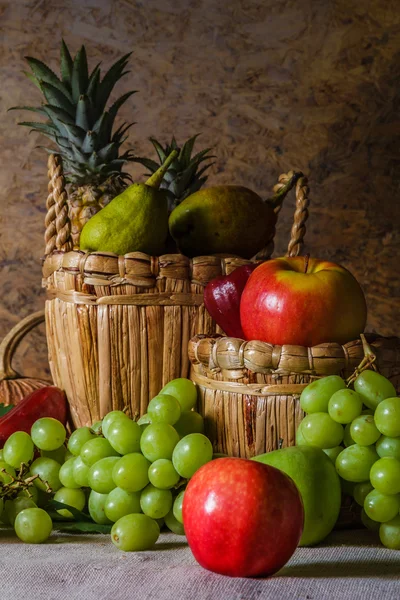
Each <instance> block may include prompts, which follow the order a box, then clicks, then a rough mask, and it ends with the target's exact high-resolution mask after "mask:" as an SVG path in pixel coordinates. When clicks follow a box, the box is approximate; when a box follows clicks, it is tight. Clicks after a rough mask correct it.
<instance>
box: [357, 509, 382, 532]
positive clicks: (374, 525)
mask: <svg viewBox="0 0 400 600" xmlns="http://www.w3.org/2000/svg"><path fill="white" fill-rule="evenodd" d="M361 522H362V524H363V525H364V527H366V528H367V529H369V530H370V531H379V527H380V526H381V524H380V523H378V522H377V521H373V520H372V519H370V518H369V517H368V515H367V514H366V512H365V510H364V509H362V511H361Z"/></svg>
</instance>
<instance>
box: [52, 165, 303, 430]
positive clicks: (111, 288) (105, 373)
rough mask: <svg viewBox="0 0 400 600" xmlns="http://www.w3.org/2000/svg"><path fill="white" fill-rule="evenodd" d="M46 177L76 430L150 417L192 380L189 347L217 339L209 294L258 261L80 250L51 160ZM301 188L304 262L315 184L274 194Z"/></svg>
mask: <svg viewBox="0 0 400 600" xmlns="http://www.w3.org/2000/svg"><path fill="white" fill-rule="evenodd" d="M48 167H49V180H50V182H49V195H48V199H47V211H48V212H47V216H46V235H45V240H46V255H45V257H44V261H43V285H44V287H45V288H46V289H47V294H48V300H47V302H46V309H45V312H46V332H47V342H48V350H49V362H50V368H51V373H52V377H53V380H54V383H55V384H56V385H57V386H59V387H60V388H62V389H64V390H65V392H66V394H67V397H68V400H69V403H70V407H71V415H72V419H73V421H74V424H75V425H76V426H81V425H85V424H89V423H92V422H93V421H95V420H97V419H99V418H101V417H102V416H104V414H106V413H107V412H108V411H110V410H112V409H122V408H123V407H124V406H126V405H128V407H129V408H130V411H131V414H132V415H134V414H143V413H144V412H146V409H147V405H148V402H149V400H150V399H151V398H152V397H153V396H155V395H156V394H157V393H158V392H159V390H160V389H161V388H162V387H163V385H165V384H166V383H167V382H168V381H169V380H171V379H173V378H175V377H187V376H188V375H189V370H190V363H189V359H188V355H187V349H188V342H189V339H190V338H191V337H193V336H194V335H195V334H197V333H199V332H202V333H210V334H211V333H215V331H216V330H217V329H216V325H215V323H214V322H213V321H212V319H211V317H210V316H209V315H208V313H207V311H206V310H205V307H204V304H203V289H204V286H205V285H206V284H207V283H208V282H209V281H210V280H211V279H213V278H214V277H217V276H218V275H221V274H226V273H230V272H231V271H232V270H233V269H235V268H236V267H238V266H240V265H243V264H246V263H249V262H250V261H248V260H244V259H241V258H239V257H227V258H220V257H217V256H199V257H196V258H193V259H189V258H187V257H185V256H183V255H181V254H167V255H163V256H158V257H153V256H148V255H146V254H142V253H139V252H133V253H131V254H126V255H125V256H117V255H115V254H110V253H105V252H96V253H84V252H81V251H79V250H78V249H76V248H74V246H73V243H72V237H71V224H70V220H69V213H68V208H69V207H68V194H67V191H66V186H65V180H64V177H63V173H62V164H61V160H60V158H59V157H58V156H56V155H51V156H50V158H49V165H48ZM294 175H298V177H297V176H296V177H294ZM290 182H292V183H291V184H290ZM294 184H296V210H295V216H294V225H293V227H292V234H291V240H290V244H289V250H288V253H289V254H290V255H292V256H294V255H296V254H298V253H299V251H300V248H301V245H302V238H303V235H304V230H305V227H304V224H305V221H306V219H307V214H308V213H307V206H308V197H307V192H308V188H307V180H306V178H305V177H304V176H302V174H294V173H293V172H290V173H288V174H287V175H282V176H281V177H280V178H279V183H278V184H277V185H276V186H275V188H274V191H275V193H276V194H277V195H278V196H279V197H280V193H281V197H280V199H283V197H284V196H285V194H286V193H287V191H288V190H289V188H290V187H291V185H294ZM280 207H281V204H278V205H277V208H276V212H279V210H280ZM272 251H273V239H270V240H266V248H265V250H264V251H263V253H262V258H263V259H265V258H268V257H270V256H271V253H272Z"/></svg>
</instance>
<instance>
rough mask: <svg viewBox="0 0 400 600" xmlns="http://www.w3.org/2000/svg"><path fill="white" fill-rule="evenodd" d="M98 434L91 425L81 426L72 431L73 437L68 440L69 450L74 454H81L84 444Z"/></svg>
mask: <svg viewBox="0 0 400 600" xmlns="http://www.w3.org/2000/svg"><path fill="white" fill-rule="evenodd" d="M96 437H97V436H96V434H94V433H93V431H92V430H91V429H90V428H89V427H79V429H76V430H75V431H73V432H72V433H71V437H70V438H69V440H68V450H69V451H70V452H71V454H73V455H74V456H79V455H80V453H81V450H82V446H83V444H86V442H88V441H89V440H93V439H94V438H96Z"/></svg>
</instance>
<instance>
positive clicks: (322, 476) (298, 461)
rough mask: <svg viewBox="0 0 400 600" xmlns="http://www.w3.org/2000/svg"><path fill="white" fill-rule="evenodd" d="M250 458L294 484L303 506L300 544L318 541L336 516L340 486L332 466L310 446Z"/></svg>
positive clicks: (284, 449) (339, 500) (325, 534)
mask: <svg viewBox="0 0 400 600" xmlns="http://www.w3.org/2000/svg"><path fill="white" fill-rule="evenodd" d="M252 460H256V461H258V462H262V463H264V464H266V465H271V466H272V467H276V468H277V469H280V470H281V471H283V472H284V473H286V475H289V477H291V478H292V479H293V481H294V483H295V484H296V485H297V487H298V489H299V492H300V494H301V497H302V499H303V505H304V517H305V518H304V530H303V535H302V536H301V540H300V544H299V545H300V546H313V545H314V544H318V543H319V542H321V541H322V540H323V539H325V538H326V536H327V535H328V534H329V533H330V532H331V531H332V529H333V527H334V526H335V523H336V521H337V518H338V516H339V511H340V505H341V488H340V481H339V476H338V474H337V473H336V469H335V465H334V464H333V463H332V461H331V460H330V459H329V458H328V456H327V455H326V454H325V453H324V452H323V451H322V450H320V449H319V448H316V447H314V446H294V447H290V448H282V449H281V450H274V451H273V452H268V453H267V454H261V455H260V456H255V457H254V458H253V459H252Z"/></svg>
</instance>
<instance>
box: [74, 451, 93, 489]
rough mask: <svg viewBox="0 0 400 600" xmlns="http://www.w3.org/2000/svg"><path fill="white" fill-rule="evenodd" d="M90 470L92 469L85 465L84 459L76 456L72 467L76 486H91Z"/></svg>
mask: <svg viewBox="0 0 400 600" xmlns="http://www.w3.org/2000/svg"><path fill="white" fill-rule="evenodd" d="M89 470H90V467H88V466H87V465H85V463H84V462H83V460H82V458H81V457H80V456H76V457H75V460H74V464H73V466H72V476H73V478H74V480H75V481H76V484H77V485H79V486H80V487H88V486H89Z"/></svg>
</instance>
